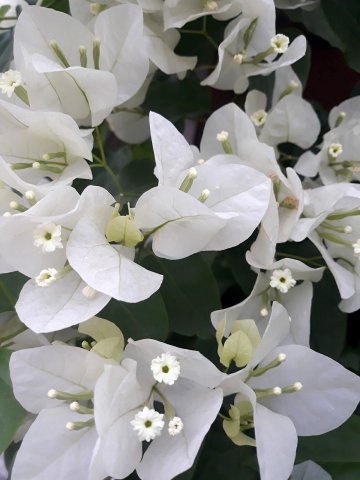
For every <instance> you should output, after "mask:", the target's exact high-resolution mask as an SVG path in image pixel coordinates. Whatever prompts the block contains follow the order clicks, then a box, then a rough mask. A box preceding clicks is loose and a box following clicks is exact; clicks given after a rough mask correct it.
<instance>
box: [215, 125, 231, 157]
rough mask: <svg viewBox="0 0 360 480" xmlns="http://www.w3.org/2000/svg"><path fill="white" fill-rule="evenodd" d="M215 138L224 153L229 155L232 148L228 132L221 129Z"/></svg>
mask: <svg viewBox="0 0 360 480" xmlns="http://www.w3.org/2000/svg"><path fill="white" fill-rule="evenodd" d="M216 140H217V141H218V142H220V143H221V145H222V148H223V150H224V152H225V153H227V154H229V155H231V154H232V153H233V149H232V148H231V145H230V142H229V132H226V131H225V130H222V131H221V132H220V133H218V134H217V135H216Z"/></svg>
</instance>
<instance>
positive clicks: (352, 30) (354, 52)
mask: <svg viewBox="0 0 360 480" xmlns="http://www.w3.org/2000/svg"><path fill="white" fill-rule="evenodd" d="M321 5H322V8H323V10H324V13H325V16H326V18H327V20H328V22H329V24H330V26H331V28H332V29H333V30H334V32H335V33H336V35H337V36H338V37H339V39H340V41H341V42H342V44H343V46H344V51H345V59H346V61H347V62H348V64H349V66H350V67H351V68H353V69H354V70H357V71H360V59H359V49H360V2H359V1H358V0H322V2H321Z"/></svg>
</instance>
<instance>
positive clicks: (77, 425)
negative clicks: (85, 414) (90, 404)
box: [65, 418, 95, 431]
mask: <svg viewBox="0 0 360 480" xmlns="http://www.w3.org/2000/svg"><path fill="white" fill-rule="evenodd" d="M94 425H95V420H94V419H93V418H90V420H87V421H86V422H67V424H66V425H65V426H66V428H67V429H68V430H70V431H73V430H82V429H83V428H88V427H93V426H94Z"/></svg>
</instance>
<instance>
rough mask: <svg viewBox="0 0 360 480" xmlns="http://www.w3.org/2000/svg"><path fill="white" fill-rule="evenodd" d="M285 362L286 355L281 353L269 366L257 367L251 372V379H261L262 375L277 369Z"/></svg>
mask: <svg viewBox="0 0 360 480" xmlns="http://www.w3.org/2000/svg"><path fill="white" fill-rule="evenodd" d="M285 360H286V354H285V353H279V355H278V356H277V357H276V358H275V359H274V360H273V361H272V362H270V363H268V364H267V365H264V366H263V367H257V368H255V369H254V368H253V369H252V370H250V372H249V377H260V375H263V374H264V373H265V372H267V371H268V370H271V369H272V368H276V367H278V366H279V365H281V364H282V363H283V362H285Z"/></svg>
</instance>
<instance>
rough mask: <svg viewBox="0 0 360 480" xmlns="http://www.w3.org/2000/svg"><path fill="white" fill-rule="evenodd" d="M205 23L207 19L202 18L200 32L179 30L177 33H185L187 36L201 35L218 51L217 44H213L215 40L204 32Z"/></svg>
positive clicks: (185, 29)
mask: <svg viewBox="0 0 360 480" xmlns="http://www.w3.org/2000/svg"><path fill="white" fill-rule="evenodd" d="M206 22H207V17H203V24H202V29H201V30H191V29H187V28H179V32H180V33H187V34H189V35H202V36H203V37H204V38H206V40H207V41H208V42H209V43H211V45H212V46H213V47H214V48H216V50H217V49H218V44H217V43H216V42H215V40H214V39H213V38H212V37H211V36H210V35H209V34H208V32H207V31H206Z"/></svg>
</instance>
